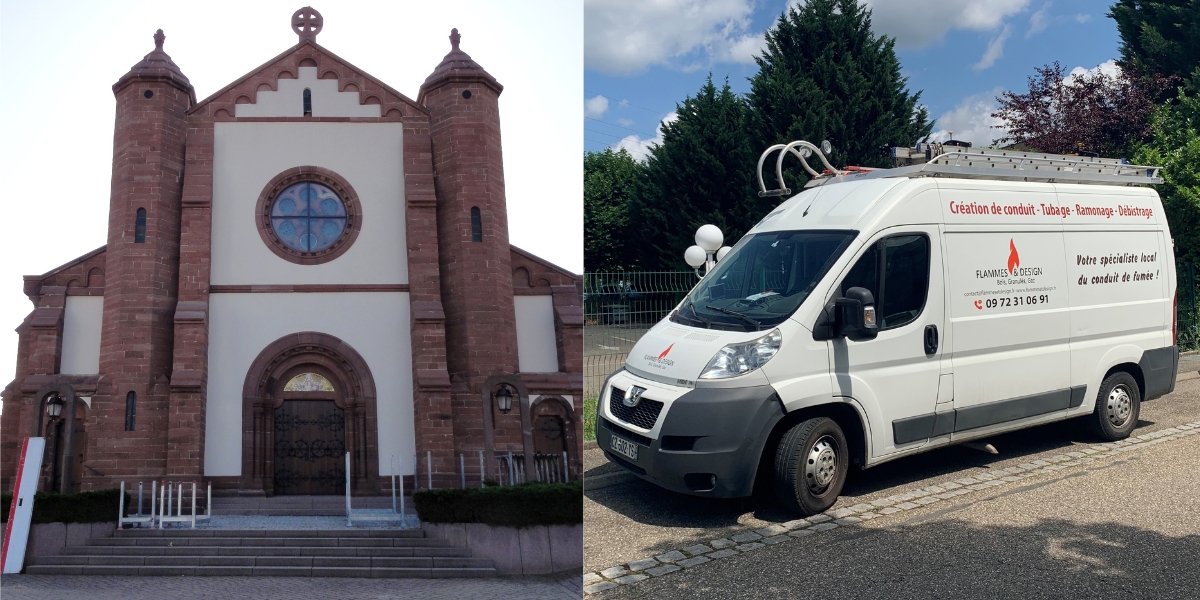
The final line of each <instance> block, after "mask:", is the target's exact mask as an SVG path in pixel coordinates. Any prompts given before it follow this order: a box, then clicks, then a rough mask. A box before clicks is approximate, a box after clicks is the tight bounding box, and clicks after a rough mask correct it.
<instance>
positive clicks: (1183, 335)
mask: <svg viewBox="0 0 1200 600" xmlns="http://www.w3.org/2000/svg"><path fill="white" fill-rule="evenodd" d="M1175 273H1176V275H1177V277H1176V280H1175V284H1176V285H1175V343H1176V345H1178V346H1179V349H1180V350H1181V351H1184V352H1186V351H1189V350H1196V349H1200V319H1198V318H1197V306H1196V267H1195V265H1193V264H1192V263H1184V264H1178V265H1176V269H1175Z"/></svg>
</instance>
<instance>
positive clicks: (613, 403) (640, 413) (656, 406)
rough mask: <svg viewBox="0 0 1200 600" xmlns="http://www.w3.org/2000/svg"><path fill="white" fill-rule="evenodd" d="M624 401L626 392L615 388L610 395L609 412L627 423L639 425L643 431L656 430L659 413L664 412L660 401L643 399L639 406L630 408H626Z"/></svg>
mask: <svg viewBox="0 0 1200 600" xmlns="http://www.w3.org/2000/svg"><path fill="white" fill-rule="evenodd" d="M624 399H625V390H619V389H617V388H616V386H613V389H612V393H610V394H609V395H608V410H609V412H611V413H612V415H613V416H614V417H616V418H618V419H620V420H622V421H625V422H626V423H629V424H632V425H637V426H638V427H641V428H642V429H654V423H655V422H656V421H658V413H660V412H662V408H663V403H662V402H659V401H658V400H649V399H647V398H642V401H641V402H638V404H637V406H635V407H633V408H629V407H628V406H625V403H624V402H623V400H624Z"/></svg>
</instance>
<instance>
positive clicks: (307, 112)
mask: <svg viewBox="0 0 1200 600" xmlns="http://www.w3.org/2000/svg"><path fill="white" fill-rule="evenodd" d="M304 116H306V117H311V116H312V90H309V89H305V90H304Z"/></svg>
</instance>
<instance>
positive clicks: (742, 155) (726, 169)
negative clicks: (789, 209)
mask: <svg viewBox="0 0 1200 600" xmlns="http://www.w3.org/2000/svg"><path fill="white" fill-rule="evenodd" d="M676 114H677V115H678V118H677V119H676V120H675V121H672V122H671V123H664V124H663V128H662V132H663V141H662V144H660V145H658V146H654V147H652V148H651V149H650V154H649V156H648V157H647V159H646V167H645V172H644V176H643V178H642V179H641V185H640V186H639V187H638V192H637V194H636V196H635V200H634V203H633V206H632V210H631V218H632V221H633V223H634V226H635V228H636V229H637V232H638V239H637V247H638V248H639V251H640V262H641V265H642V268H644V269H646V270H650V271H654V270H675V269H686V268H688V267H687V264H686V263H684V261H683V251H684V250H685V249H687V247H688V246H691V245H692V244H693V243H694V241H693V239H694V236H695V233H696V229H697V228H699V227H700V226H701V225H704V224H705V223H712V224H713V225H716V226H717V227H720V228H721V231H722V232H724V234H725V239H726V240H729V241H730V245H732V242H733V241H735V240H737V239H738V238H740V237H741V236H742V235H743V234H744V233H746V231H747V230H749V229H750V228H751V227H753V226H754V224H755V223H756V222H757V220H758V219H759V218H761V217H762V215H763V214H765V210H766V209H767V208H769V205H768V204H767V203H764V202H760V201H759V200H758V196H757V194H756V193H755V192H756V187H755V185H756V184H755V183H754V181H755V179H754V177H755V175H754V167H755V161H756V160H757V159H758V153H757V152H755V151H754V150H753V149H752V148H751V145H750V140H749V138H748V137H747V135H746V121H747V118H748V107H747V106H746V102H745V100H743V99H742V98H740V97H738V95H737V94H734V93H733V92H732V91H731V90H730V89H729V82H728V81H726V82H725V84H724V86H722V87H721V88H720V89H717V87H716V86H715V85H713V81H712V75H711V74H710V75H709V76H708V79H707V80H706V81H705V82H704V85H703V86H702V87H701V88H700V91H699V92H697V94H696V95H695V96H689V97H688V98H687V99H685V100H684V101H683V103H682V104H679V105H677V106H676ZM589 235H590V232H589Z"/></svg>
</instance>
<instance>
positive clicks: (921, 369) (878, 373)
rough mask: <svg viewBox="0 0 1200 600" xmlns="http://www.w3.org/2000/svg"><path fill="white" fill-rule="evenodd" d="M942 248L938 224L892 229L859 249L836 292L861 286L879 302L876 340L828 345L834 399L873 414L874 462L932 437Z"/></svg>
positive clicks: (941, 315) (942, 297) (942, 312)
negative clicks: (850, 400) (855, 404)
mask: <svg viewBox="0 0 1200 600" xmlns="http://www.w3.org/2000/svg"><path fill="white" fill-rule="evenodd" d="M941 248H942V245H941V241H940V232H939V228H938V226H937V225H914V226H903V227H894V228H890V229H887V230H885V231H883V232H880V233H879V234H877V235H876V236H875V237H874V238H872V239H871V240H870V241H869V242H868V243H867V244H866V245H865V246H864V247H863V248H862V249H860V250H859V253H858V256H856V257H855V260H854V261H853V262H852V263H851V267H850V268H849V269H847V270H846V272H845V273H843V274H842V276H841V277H842V278H841V283H840V284H839V286H838V287H837V288H836V289H835V291H834V292H833V296H834V297H838V296H840V295H844V294H845V291H846V290H848V289H850V288H851V287H862V288H866V289H867V290H869V291H870V292H871V294H872V295H873V296H874V297H875V308H876V314H877V315H878V319H879V329H880V331H879V334H878V336H877V337H876V338H875V339H871V340H862V341H850V340H848V339H846V338H844V337H843V338H834V339H832V340H830V341H829V342H828V343H829V353H830V354H829V363H830V365H832V371H833V387H834V390H833V393H834V395H835V396H843V397H847V398H853V399H854V400H856V401H857V402H858V403H859V405H860V406H861V407H862V409H863V410H864V411H865V412H866V413H867V417H868V419H869V420H870V423H871V427H870V436H871V448H872V452H871V454H872V457H871V458H875V457H879V456H883V455H887V454H891V453H893V452H896V451H900V450H908V449H910V448H916V447H919V446H921V445H924V444H925V443H926V442H927V441H928V438H929V437H930V436H931V434H932V429H933V418H934V414H933V413H934V407H935V404H936V402H937V395H938V380H939V377H940V375H941V358H942V344H941V341H940V337H941V331H942V329H943V322H944V320H945V293H944V282H943V269H942V250H941Z"/></svg>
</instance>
